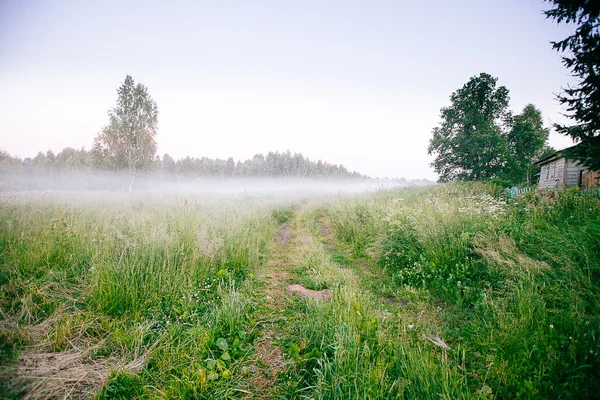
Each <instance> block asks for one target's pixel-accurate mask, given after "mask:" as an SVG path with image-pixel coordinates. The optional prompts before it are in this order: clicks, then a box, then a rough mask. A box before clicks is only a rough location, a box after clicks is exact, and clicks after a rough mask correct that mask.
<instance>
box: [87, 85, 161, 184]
mask: <svg viewBox="0 0 600 400" xmlns="http://www.w3.org/2000/svg"><path fill="white" fill-rule="evenodd" d="M117 93H118V98H117V105H116V107H115V108H113V109H111V110H110V111H109V112H108V116H109V119H110V122H109V124H108V125H107V126H105V127H104V128H103V129H102V132H101V133H99V134H98V136H96V138H95V139H94V146H93V152H94V153H96V154H97V155H98V156H99V157H101V158H100V160H99V161H100V162H102V163H105V164H106V165H107V166H109V167H110V168H113V169H117V170H128V171H130V172H131V173H133V174H135V172H136V171H137V170H141V169H144V168H147V167H148V166H149V165H150V164H151V163H152V162H153V161H154V157H155V155H156V139H155V137H156V131H157V124H158V107H157V105H156V102H155V101H154V100H153V99H152V97H150V94H149V93H148V89H147V88H146V86H144V85H142V84H141V83H138V84H137V85H136V84H135V82H134V80H133V78H132V77H131V76H130V75H127V76H126V77H125V82H123V84H122V85H121V86H120V87H119V89H118V90H117Z"/></svg>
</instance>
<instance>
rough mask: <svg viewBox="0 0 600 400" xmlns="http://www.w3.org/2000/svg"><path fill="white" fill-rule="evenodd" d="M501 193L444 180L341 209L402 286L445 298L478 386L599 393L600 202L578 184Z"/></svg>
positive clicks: (445, 312) (455, 341)
mask: <svg viewBox="0 0 600 400" xmlns="http://www.w3.org/2000/svg"><path fill="white" fill-rule="evenodd" d="M496 192H497V191H496V190H495V188H494V187H492V186H485V185H445V186H441V187H437V188H434V189H430V190H426V191H422V190H419V191H417V190H413V191H411V190H408V191H401V192H396V193H386V194H382V195H379V196H377V197H375V198H365V199H356V200H347V201H343V202H342V203H341V204H339V205H338V206H336V207H335V208H334V209H333V210H332V213H331V216H332V221H333V223H334V224H335V226H336V229H337V232H338V237H339V238H340V240H342V241H344V242H345V243H348V245H349V246H351V248H352V249H353V250H354V252H355V254H357V255H359V257H360V258H361V259H363V260H366V261H367V262H369V263H372V264H374V265H378V266H379V268H380V269H381V271H382V273H383V274H384V275H387V276H389V278H390V279H391V281H392V282H393V285H392V286H394V285H395V287H396V288H397V289H396V290H397V293H400V295H402V293H405V292H406V291H414V290H417V291H422V293H424V296H425V297H429V296H431V297H430V298H431V301H434V302H435V303H437V304H438V307H439V310H440V313H441V314H442V320H441V321H439V322H438V324H439V326H437V329H438V331H439V332H440V333H441V334H442V335H444V337H445V339H446V340H448V341H449V342H450V343H452V348H453V350H452V351H451V353H452V354H453V358H455V359H461V358H462V356H461V354H464V366H460V368H459V369H460V371H461V373H460V374H459V376H460V377H461V379H464V380H465V382H467V386H466V388H468V391H469V392H470V393H471V394H479V395H482V393H483V394H485V393H487V394H489V395H490V396H495V397H497V398H515V397H524V398H593V397H595V396H597V394H598V390H599V389H600V375H599V372H598V371H600V358H599V355H598V353H599V352H600V317H599V315H600V313H599V312H600V302H599V301H598V299H599V298H600V281H599V277H600V276H599V273H600V202H598V200H597V199H596V198H594V197H593V196H590V195H588V194H585V193H582V192H579V191H577V190H567V191H558V192H553V193H549V192H542V191H534V192H531V193H526V194H523V195H521V196H519V197H518V198H517V199H515V200H512V201H509V200H506V199H501V198H499V197H497V193H496ZM365 210H369V211H368V213H369V214H368V217H365V216H364V215H365ZM357 215H361V216H362V217H360V218H357ZM357 237H358V238H360V243H359V244H357V243H356V240H355V238H357ZM465 390H466V389H465Z"/></svg>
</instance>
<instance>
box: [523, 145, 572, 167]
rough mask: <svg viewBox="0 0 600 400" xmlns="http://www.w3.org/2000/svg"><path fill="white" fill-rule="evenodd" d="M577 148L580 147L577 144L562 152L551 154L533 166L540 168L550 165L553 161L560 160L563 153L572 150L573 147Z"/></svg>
mask: <svg viewBox="0 0 600 400" xmlns="http://www.w3.org/2000/svg"><path fill="white" fill-rule="evenodd" d="M576 146H578V145H577V144H576V145H575V146H571V147H567V148H564V149H562V150H558V151H556V152H554V153H552V154H550V155H549V156H548V157H544V158H542V159H541V160H539V161H536V162H534V163H533V164H534V165H537V166H538V167H540V166H542V165H544V164H548V163H551V162H552V161H556V160H558V159H559V158H561V157H562V152H563V151H565V150H568V149H572V148H573V147H576Z"/></svg>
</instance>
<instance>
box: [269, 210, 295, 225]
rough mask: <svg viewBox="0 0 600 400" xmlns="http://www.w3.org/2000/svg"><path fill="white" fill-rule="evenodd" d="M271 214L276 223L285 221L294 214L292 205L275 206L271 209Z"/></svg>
mask: <svg viewBox="0 0 600 400" xmlns="http://www.w3.org/2000/svg"><path fill="white" fill-rule="evenodd" d="M271 215H272V216H273V218H274V219H275V221H277V223H278V224H283V223H286V222H288V221H289V220H290V219H291V218H292V217H293V216H294V207H292V206H287V207H276V208H274V209H273V211H271Z"/></svg>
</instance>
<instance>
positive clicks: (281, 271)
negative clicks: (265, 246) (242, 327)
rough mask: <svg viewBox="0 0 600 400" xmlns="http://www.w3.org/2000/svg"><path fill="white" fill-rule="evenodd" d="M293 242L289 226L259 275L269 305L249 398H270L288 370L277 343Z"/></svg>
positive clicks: (284, 227)
mask: <svg viewBox="0 0 600 400" xmlns="http://www.w3.org/2000/svg"><path fill="white" fill-rule="evenodd" d="M291 239H292V226H291V224H290V223H289V222H288V223H285V224H283V225H282V226H281V230H280V232H279V234H278V235H277V237H276V238H275V244H274V248H273V252H272V254H271V258H270V259H269V261H268V262H267V263H266V265H265V266H264V267H263V268H262V269H260V270H259V271H258V272H257V274H256V280H257V282H258V284H259V287H260V288H261V291H262V292H263V294H264V298H265V300H266V302H265V307H264V308H263V310H262V313H261V315H260V317H259V321H260V326H259V328H260V329H261V330H262V333H261V336H260V338H259V339H258V340H257V341H256V343H255V345H254V351H255V358H254V360H253V362H252V364H253V376H252V378H251V379H250V384H251V388H252V390H251V392H252V395H250V396H249V398H253V399H268V398H270V397H271V395H272V393H273V390H274V389H275V387H274V383H275V379H276V377H277V373H278V372H279V371H281V370H282V369H283V368H284V366H285V359H284V356H283V353H282V352H281V349H280V348H279V347H278V346H277V345H275V344H274V342H275V341H276V340H277V339H278V338H280V337H281V332H280V331H281V329H280V326H281V323H282V322H285V317H283V316H282V310H283V308H284V306H285V298H286V288H287V286H288V284H289V279H290V274H289V268H290V267H291V266H292V263H291V260H290V257H289V254H290V247H291V243H290V242H291Z"/></svg>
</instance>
